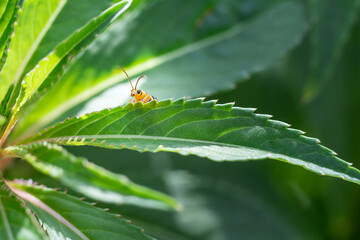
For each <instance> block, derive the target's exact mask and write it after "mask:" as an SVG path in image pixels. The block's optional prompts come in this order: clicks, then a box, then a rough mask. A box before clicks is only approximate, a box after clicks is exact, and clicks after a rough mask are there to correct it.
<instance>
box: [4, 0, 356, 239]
mask: <svg viewBox="0 0 360 240" xmlns="http://www.w3.org/2000/svg"><path fill="white" fill-rule="evenodd" d="M194 2H202V3H206V4H205V5H208V6H207V8H206V9H207V11H206V15H205V17H204V11H203V10H201V11H200V10H199V11H198V12H199V13H196V12H195V13H194V11H195V10H194V9H195V7H196V6H194V5H196V4H194ZM279 2H286V1H280V0H227V1H215V0H212V1H207V0H203V1H199V0H198V1H160V0H155V1H134V3H133V4H132V6H131V8H130V10H129V11H127V12H126V13H125V14H124V17H121V18H120V19H119V21H118V22H117V23H115V24H114V26H115V27H113V28H110V29H109V31H112V32H109V34H108V35H107V36H108V37H109V36H111V37H112V38H109V39H106V35H105V37H104V38H99V39H98V40H97V41H96V42H95V43H94V44H93V45H91V46H90V48H89V49H88V50H87V51H86V52H85V53H84V54H83V56H80V58H79V61H78V62H76V63H75V66H76V64H78V65H80V66H82V65H83V64H84V65H87V66H88V68H89V69H90V70H91V69H101V71H104V72H110V71H112V70H111V69H113V68H114V65H117V64H123V63H124V64H125V66H134V65H136V64H137V63H138V62H141V61H145V60H146V59H148V58H151V57H152V56H153V55H155V54H162V53H164V52H167V51H169V49H176V48H177V47H178V46H179V45H186V44H187V43H191V42H192V41H194V39H195V40H196V39H202V38H205V37H206V36H209V35H212V34H215V33H217V32H221V31H223V30H226V29H227V28H228V27H229V26H231V25H233V24H235V23H242V22H244V23H246V22H248V21H250V22H251V21H253V19H255V18H256V17H258V16H260V15H261V14H262V13H263V12H264V11H266V10H267V9H271V8H272V7H273V6H275V5H276V4H279ZM292 2H294V1H292ZM297 2H299V5H298V6H300V7H301V8H302V9H303V10H304V13H305V16H306V22H305V26H306V28H305V31H303V32H302V33H301V34H300V38H299V40H298V41H297V42H296V43H295V44H293V46H291V47H290V46H289V50H288V51H286V52H284V54H281V56H279V57H276V60H274V61H271V63H269V64H266V67H264V69H259V71H253V72H250V74H249V76H237V75H236V76H231V79H234V80H231V81H233V83H232V84H231V82H230V83H226V84H225V82H226V81H227V80H226V79H227V78H230V77H229V76H228V75H229V73H228V72H227V70H226V69H227V66H232V67H231V68H236V64H237V61H239V60H238V59H239V58H240V59H241V58H242V57H243V58H244V59H242V61H245V62H246V61H247V59H246V58H247V57H248V56H246V55H245V56H234V57H233V58H232V57H229V58H227V60H226V61H227V62H224V61H223V62H222V63H221V64H220V65H221V66H219V69H218V70H217V69H216V68H215V69H214V66H212V68H209V69H208V70H204V69H206V67H205V68H204V69H201V70H199V72H197V73H196V74H198V75H197V76H196V78H195V80H194V81H197V80H196V79H202V81H204V84H205V85H206V82H207V76H208V75H209V74H210V73H214V72H215V73H216V74H217V75H216V78H217V79H218V80H217V81H218V82H216V86H219V87H218V88H216V87H215V88H214V89H211V90H209V92H205V91H204V92H203V93H201V91H198V92H196V91H194V93H192V92H191V94H190V93H188V92H184V91H186V89H185V90H184V89H181V91H183V93H182V95H190V96H191V97H198V96H203V95H204V94H207V99H218V100H219V102H220V103H226V102H233V101H235V102H236V106H241V107H255V108H257V109H258V110H257V112H258V113H267V114H272V115H274V119H276V120H280V121H284V122H287V123H289V124H291V125H292V127H293V128H296V129H301V130H303V131H305V132H307V136H311V137H316V138H319V139H320V140H321V142H322V144H323V145H324V146H326V147H329V148H331V149H333V150H334V151H335V152H337V153H338V155H339V157H340V158H342V159H344V160H346V161H349V162H352V163H354V166H355V167H356V168H359V167H360V159H359V156H360V147H359V146H360V140H359V138H358V136H359V133H360V125H359V124H358V119H359V117H360V94H359V93H360V18H359V15H360V1H356V0H342V1H339V0H329V1H321V0H308V1H305V0H303V1H301V0H299V1H297ZM200 5H201V4H200ZM203 5H204V4H203ZM180 6H181V8H180ZM149 9H151V11H149ZM174 11H175V12H176V11H179V12H181V13H182V15H181V16H180V17H179V18H176V21H175V20H174V18H173V15H172V14H173V13H174ZM187 12H189V16H193V15H194V16H196V14H199V15H201V17H202V19H203V21H204V22H205V24H204V25H203V27H202V28H199V29H200V30H199V29H198V30H197V32H196V33H193V32H191V25H189V21H190V20H189V18H188V17H189V16H187V15H186V14H185V13H187ZM281 17H282V16H281V15H279V16H278V18H279V19H276V18H274V19H273V20H274V21H281V20H282V19H281ZM152 18H154V19H155V18H157V19H158V21H159V25H151V26H147V25H146V24H148V21H149V22H154V21H155V20H152ZM159 19H160V20H162V21H160V20H159ZM133 22H135V23H136V24H138V25H139V26H146V27H143V28H136V26H137V25H136V24H135V28H130V30H131V31H130V30H129V29H127V28H124V27H123V24H124V23H128V24H129V25H131V24H132V23H133ZM187 24H188V25H187ZM116 26H117V27H116ZM119 26H120V27H119ZM189 26H190V27H189ZM144 28H145V30H146V31H145V30H144ZM189 28H190V30H189ZM159 29H160V30H161V31H160V32H159ZM187 31H190V33H191V37H189V36H190V35H189V36H187V35H185V33H187ZM266 36H267V35H266V32H264V37H266ZM164 38H168V39H169V40H168V45H166V44H165V45H164V41H159V39H162V40H163V39H164ZM193 38H194V39H193ZM165 42H167V41H165ZM110 43H111V44H110ZM156 43H157V44H156ZM102 47H103V49H105V50H106V49H108V50H107V51H101V49H102ZM223 47H224V48H226V47H229V48H230V47H232V46H231V45H229V46H223ZM99 49H100V50H99ZM149 49H150V50H149ZM230 51H231V49H230ZM99 52H100V53H99ZM94 53H96V54H94ZM92 54H93V55H92ZM99 54H100V55H99ZM101 54H102V55H101ZM260 54H261V53H260ZM265 54H267V52H264V58H265V57H266V56H265ZM87 55H88V57H87V58H86V56H87ZM89 56H92V58H96V59H98V60H99V59H102V60H101V61H98V62H96V64H94V61H93V60H91V57H89ZM100 57H101V58H100ZM82 58H83V60H82ZM84 59H85V60H84ZM89 59H90V60H89ZM103 59H104V60H103ZM109 63H112V65H111V64H110V65H109ZM92 64H94V66H92ZM187 64H188V65H184V66H183V65H177V66H176V67H177V68H179V69H182V70H183V71H184V72H186V71H187V66H191V64H192V61H191V59H187ZM90 70H84V76H83V79H85V80H83V81H86V79H87V78H91V73H92V74H96V75H97V77H99V76H100V75H101V74H104V73H103V72H99V71H98V72H96V71H94V70H93V71H90ZM171 70H172V69H171V68H168V72H167V68H159V70H157V68H156V69H155V70H154V71H153V72H151V71H150V73H149V74H147V72H144V74H147V75H149V76H150V78H151V79H150V80H149V81H148V82H147V83H146V84H144V90H146V91H148V92H149V93H151V94H153V93H154V94H156V95H157V97H158V98H159V99H160V100H161V99H164V98H167V97H169V96H168V95H170V96H174V95H175V96H174V97H178V96H176V94H180V95H181V92H179V89H173V88H172V87H171V84H170V85H167V84H166V82H165V81H164V80H163V78H164V77H169V78H172V76H174V77H173V78H174V79H176V81H181V79H182V78H187V77H188V76H187V75H184V74H180V73H181V71H180V70H179V73H177V72H175V73H174V72H172V71H171ZM71 71H72V70H71V69H70V70H69V73H68V74H71ZM201 71H202V72H201ZM89 74H90V75H89ZM161 74H163V75H161ZM175 74H176V75H175ZM190 74H191V72H190ZM65 76H66V75H65ZM192 76H193V75H192ZM202 76H204V77H202ZM224 78H226V79H224ZM236 78H238V79H236ZM156 79H160V80H161V81H162V82H161V81H160V80H159V81H160V82H157V80H156ZM79 81H80V80H79ZM169 81H171V80H169ZM199 81H200V80H199ZM211 83H212V84H213V83H214V82H213V81H212V82H211ZM234 83H236V84H234ZM81 84H86V83H81ZM205 85H204V88H205ZM232 85H233V86H232ZM114 86H115V84H114ZM164 86H165V87H164ZM229 86H232V87H231V88H230V87H229ZM126 88H127V90H128V86H127V85H126ZM174 91H176V93H173V92H174ZM189 91H192V86H191V85H189ZM197 93H198V95H197ZM99 94H100V93H99ZM126 101H128V100H127V99H126V100H124V102H126ZM86 104H87V103H86V102H82V103H81V104H80V105H78V106H75V107H74V108H72V109H70V110H69V111H68V112H67V113H66V114H65V115H66V116H71V115H74V114H75V113H76V112H78V111H80V109H82V108H83V107H84V106H86ZM106 104H107V103H106V101H104V102H101V103H99V105H100V106H101V107H109V106H107V105H106ZM40 106H41V105H40ZM63 117H64V116H59V119H60V118H63ZM68 150H69V151H70V152H72V153H74V154H75V155H78V156H84V157H86V158H88V159H89V160H90V161H92V162H95V163H96V164H98V165H101V166H103V167H105V168H107V169H109V170H111V171H114V172H118V173H122V174H125V175H127V176H128V177H129V178H130V179H132V180H134V181H135V182H137V183H140V184H144V185H146V186H149V187H153V188H155V189H159V190H162V191H165V192H167V193H169V194H170V195H172V196H174V197H175V198H176V199H178V200H179V201H180V202H181V203H182V204H183V205H184V207H185V209H184V211H182V212H180V213H174V212H161V211H155V210H148V209H141V208H135V207H129V206H113V205H110V206H107V207H109V208H110V209H111V210H112V211H114V212H119V213H121V214H123V215H124V217H127V218H129V219H131V220H133V221H134V222H135V223H136V224H138V225H140V226H142V227H143V228H144V229H145V231H146V233H148V234H149V235H152V236H155V237H157V238H158V239H175V240H176V239H179V240H180V239H207V240H208V239H213V240H218V239H219V240H221V239H360V225H359V222H360V207H359V206H358V205H359V204H358V203H359V202H360V187H359V186H358V185H356V184H353V183H349V182H345V181H342V180H340V179H334V178H330V177H322V176H319V175H316V174H313V173H311V172H308V171H306V170H304V169H302V168H299V167H294V166H291V165H288V164H284V163H280V162H277V161H273V160H263V161H256V162H255V161H254V162H251V161H249V162H235V163H234V162H232V163H230V162H222V163H217V162H212V161H209V160H207V159H202V158H199V157H194V156H190V157H189V156H180V155H177V154H170V153H156V154H151V153H138V152H135V151H129V150H108V149H100V148H94V147H81V148H80V147H71V148H68ZM19 165H24V166H25V165H26V163H24V162H20V161H19V162H17V164H16V165H14V166H13V167H12V168H13V169H12V171H9V174H12V175H13V176H11V177H18V176H21V177H23V178H26V177H29V178H32V179H34V180H36V181H38V182H39V183H44V184H46V185H48V186H53V187H58V186H59V184H58V183H55V182H51V180H49V179H48V178H45V177H43V176H39V175H38V173H37V172H35V170H32V169H30V167H29V166H27V167H25V168H20V167H19ZM20 171H21V172H20ZM23 171H24V172H23ZM74 194H75V193H74Z"/></svg>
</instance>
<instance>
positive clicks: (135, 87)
mask: <svg viewBox="0 0 360 240" xmlns="http://www.w3.org/2000/svg"><path fill="white" fill-rule="evenodd" d="M117 67H118V68H121V70H123V71H124V73H125V74H126V76H127V78H128V79H129V82H130V85H131V88H132V89H133V90H134V87H133V85H132V83H131V81H130V78H129V75H127V73H126V72H125V70H124V69H123V68H122V67H120V66H117ZM138 81H139V79H138ZM136 85H137V84H136ZM135 89H136V86H135Z"/></svg>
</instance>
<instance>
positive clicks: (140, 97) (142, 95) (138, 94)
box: [118, 66, 157, 103]
mask: <svg viewBox="0 0 360 240" xmlns="http://www.w3.org/2000/svg"><path fill="white" fill-rule="evenodd" d="M118 67H119V68H121V70H123V71H124V73H125V74H126V76H127V78H128V79H129V82H130V85H131V88H132V90H131V94H130V96H131V97H134V98H135V99H133V100H130V102H133V103H137V102H143V103H147V102H150V101H152V100H154V99H157V98H156V97H154V96H151V95H150V94H147V93H146V92H144V91H143V90H140V89H137V85H138V82H139V80H140V79H141V78H143V77H145V76H141V77H139V78H138V79H137V81H136V85H135V88H134V87H133V85H132V83H131V81H130V78H129V76H128V75H127V73H126V72H125V70H124V69H123V68H122V67H120V66H118Z"/></svg>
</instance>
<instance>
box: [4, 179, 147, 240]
mask: <svg viewBox="0 0 360 240" xmlns="http://www.w3.org/2000/svg"><path fill="white" fill-rule="evenodd" d="M9 185H10V187H11V190H12V191H14V192H15V193H16V194H17V195H18V196H19V197H21V198H22V199H24V200H25V201H26V202H27V204H28V205H29V206H30V208H31V209H32V210H33V211H34V212H35V213H36V215H37V217H38V218H39V220H40V222H41V223H42V225H43V227H44V229H46V231H47V233H48V235H49V237H50V239H82V240H84V239H96V240H101V239H106V240H107V239H129V240H130V239H152V238H150V237H148V236H146V235H145V234H143V233H142V232H141V229H140V228H138V227H136V226H134V225H131V224H129V222H128V221H127V220H124V219H121V218H119V217H117V216H116V215H115V214H110V213H107V212H106V209H105V211H104V209H100V208H97V207H95V206H92V205H91V204H89V203H86V202H83V201H81V199H79V198H75V197H73V196H70V195H67V194H65V193H61V192H57V191H55V190H53V189H49V188H45V187H39V186H33V185H28V184H26V183H21V182H9Z"/></svg>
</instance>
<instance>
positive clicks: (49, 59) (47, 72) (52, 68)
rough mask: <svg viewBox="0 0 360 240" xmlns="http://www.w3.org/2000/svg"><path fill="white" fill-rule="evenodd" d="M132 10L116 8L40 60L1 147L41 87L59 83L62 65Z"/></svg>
mask: <svg viewBox="0 0 360 240" xmlns="http://www.w3.org/2000/svg"><path fill="white" fill-rule="evenodd" d="M128 6H129V2H128V1H121V2H119V3H116V4H113V5H112V6H111V7H109V8H108V9H106V10H105V11H103V12H102V13H101V14H100V15H99V16H97V17H95V18H94V19H92V20H91V21H90V22H88V23H87V24H86V25H85V26H83V27H82V28H80V29H78V30H77V31H76V32H75V33H74V34H72V35H71V36H70V37H69V38H67V39H66V40H65V41H63V42H62V43H60V44H59V45H58V46H57V47H56V48H55V49H54V50H53V51H52V52H51V53H50V54H48V55H47V56H46V57H44V58H43V59H42V60H40V62H39V63H38V64H37V65H36V67H35V68H34V69H33V70H31V71H30V72H29V73H28V74H26V76H25V78H24V80H23V83H22V85H21V87H20V95H19V97H18V98H16V103H15V106H14V108H13V115H12V117H11V119H10V121H9V124H8V127H7V129H6V130H5V133H4V136H3V138H2V139H1V141H0V146H1V145H2V144H3V142H4V140H5V139H6V137H7V135H8V134H9V132H10V131H11V129H12V128H13V126H14V125H15V123H16V122H17V120H18V118H19V115H20V114H21V112H19V111H20V109H21V107H22V106H23V105H24V104H26V103H27V104H29V99H30V98H32V96H33V95H34V94H35V93H38V89H39V88H40V86H44V85H45V86H44V87H42V88H41V89H40V90H42V91H45V90H46V86H49V85H51V84H53V83H54V81H58V80H59V78H60V76H57V75H58V73H59V71H62V66H61V64H63V63H64V62H66V61H67V58H71V56H72V55H74V54H76V53H78V52H79V51H80V50H81V48H82V47H85V46H87V45H88V44H89V43H90V42H91V41H92V40H93V39H94V38H95V37H96V33H98V31H99V30H102V29H103V28H104V27H105V26H107V23H108V22H109V21H110V20H111V18H112V17H114V16H116V15H117V13H119V12H121V11H122V10H124V9H126V8H127V7H128ZM54 75H55V77H54ZM49 76H50V78H49ZM0 77H1V76H0ZM50 81H52V82H50ZM15 89H16V87H15ZM32 100H33V99H32Z"/></svg>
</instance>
